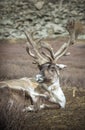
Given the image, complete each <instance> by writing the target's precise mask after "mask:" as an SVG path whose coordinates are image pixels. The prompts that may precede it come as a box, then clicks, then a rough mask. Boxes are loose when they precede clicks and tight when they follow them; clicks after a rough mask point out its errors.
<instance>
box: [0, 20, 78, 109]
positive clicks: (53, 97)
mask: <svg viewBox="0 0 85 130" xmlns="http://www.w3.org/2000/svg"><path fill="white" fill-rule="evenodd" d="M67 30H68V32H69V35H70V37H69V40H68V42H67V43H64V44H63V45H62V46H61V47H60V49H59V50H58V51H57V52H56V53H54V51H53V48H52V47H51V45H49V44H48V43H45V42H42V40H39V41H37V43H36V42H35V41H34V40H33V39H32V37H31V35H30V34H28V33H27V32H26V31H24V33H25V35H26V37H27V40H28V42H27V47H26V51H27V53H28V54H29V55H30V56H31V57H32V58H33V60H34V63H35V64H37V66H38V68H39V71H40V72H39V73H38V74H37V75H36V77H35V78H27V77H24V78H21V79H15V80H9V81H2V82H0V86H1V88H4V87H8V88H10V89H14V90H19V91H21V90H23V91H25V92H27V94H28V95H29V96H30V97H31V101H32V102H31V105H29V106H28V107H26V108H25V109H24V111H35V110H41V109H45V108H60V107H61V108H64V107H65V104H66V98H65V95H64V93H63V91H62V89H61V86H60V81H59V77H60V75H59V70H60V69H63V68H65V67H66V65H63V64H57V61H58V59H59V58H61V57H62V56H64V55H65V54H66V52H67V50H68V47H69V46H70V45H72V44H73V43H74V42H75V35H76V34H75V21H70V22H69V23H68V24H67ZM44 50H46V51H44ZM32 51H33V52H32ZM47 52H48V53H47Z"/></svg>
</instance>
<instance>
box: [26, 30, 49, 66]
mask: <svg viewBox="0 0 85 130" xmlns="http://www.w3.org/2000/svg"><path fill="white" fill-rule="evenodd" d="M24 33H25V36H26V37H27V40H28V42H27V47H26V50H27V52H28V54H29V55H30V56H31V57H33V58H34V60H35V62H36V63H37V64H38V65H42V64H44V63H46V62H49V60H48V59H45V58H44V57H42V55H41V54H40V53H39V51H38V47H37V44H36V42H34V40H33V39H32V37H31V36H30V35H29V34H28V33H27V32H26V31H25V30H24ZM30 46H32V48H33V50H34V53H35V54H33V53H32V52H31V51H30Z"/></svg>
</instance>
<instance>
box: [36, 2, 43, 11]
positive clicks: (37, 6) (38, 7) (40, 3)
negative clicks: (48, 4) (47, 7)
mask: <svg viewBox="0 0 85 130" xmlns="http://www.w3.org/2000/svg"><path fill="white" fill-rule="evenodd" d="M43 5H44V1H39V2H37V3H35V7H36V9H38V10H41V9H42V8H43Z"/></svg>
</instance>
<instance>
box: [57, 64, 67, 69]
mask: <svg viewBox="0 0 85 130" xmlns="http://www.w3.org/2000/svg"><path fill="white" fill-rule="evenodd" d="M56 66H57V67H58V68H59V69H63V68H66V67H67V65H64V64H56Z"/></svg>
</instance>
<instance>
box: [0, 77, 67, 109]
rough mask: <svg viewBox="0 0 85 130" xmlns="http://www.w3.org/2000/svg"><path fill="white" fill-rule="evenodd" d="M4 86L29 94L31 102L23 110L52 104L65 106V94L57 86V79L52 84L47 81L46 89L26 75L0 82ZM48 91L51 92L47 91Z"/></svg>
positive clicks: (48, 106) (56, 106)
mask: <svg viewBox="0 0 85 130" xmlns="http://www.w3.org/2000/svg"><path fill="white" fill-rule="evenodd" d="M49 84H50V85H49ZM4 87H8V88H9V89H12V90H18V91H25V92H26V94H27V95H28V96H30V98H31V100H32V103H33V104H31V105H30V106H28V107H26V108H25V109H24V110H28V111H35V110H40V109H44V108H50V107H52V106H54V107H55V108H58V106H60V107H62V108H64V107H65V102H66V101H65V96H64V94H63V91H62V89H61V88H60V86H59V82H57V81H55V82H54V83H53V84H52V83H51V82H49V83H47V86H46V87H47V90H48V91H47V90H46V89H45V88H43V87H42V86H40V84H39V83H38V82H37V81H36V80H35V78H27V77H24V78H21V79H15V80H8V81H2V82H0V88H4ZM50 91H51V93H49V92H50ZM58 95H61V96H62V97H59V96H58ZM59 98H60V99H59ZM41 100H42V102H41ZM43 101H44V102H43ZM37 102H38V103H37ZM40 102H41V103H40ZM36 104H37V105H36ZM48 104H50V105H48ZM54 104H55V105H54ZM58 104H59V105H58Z"/></svg>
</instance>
